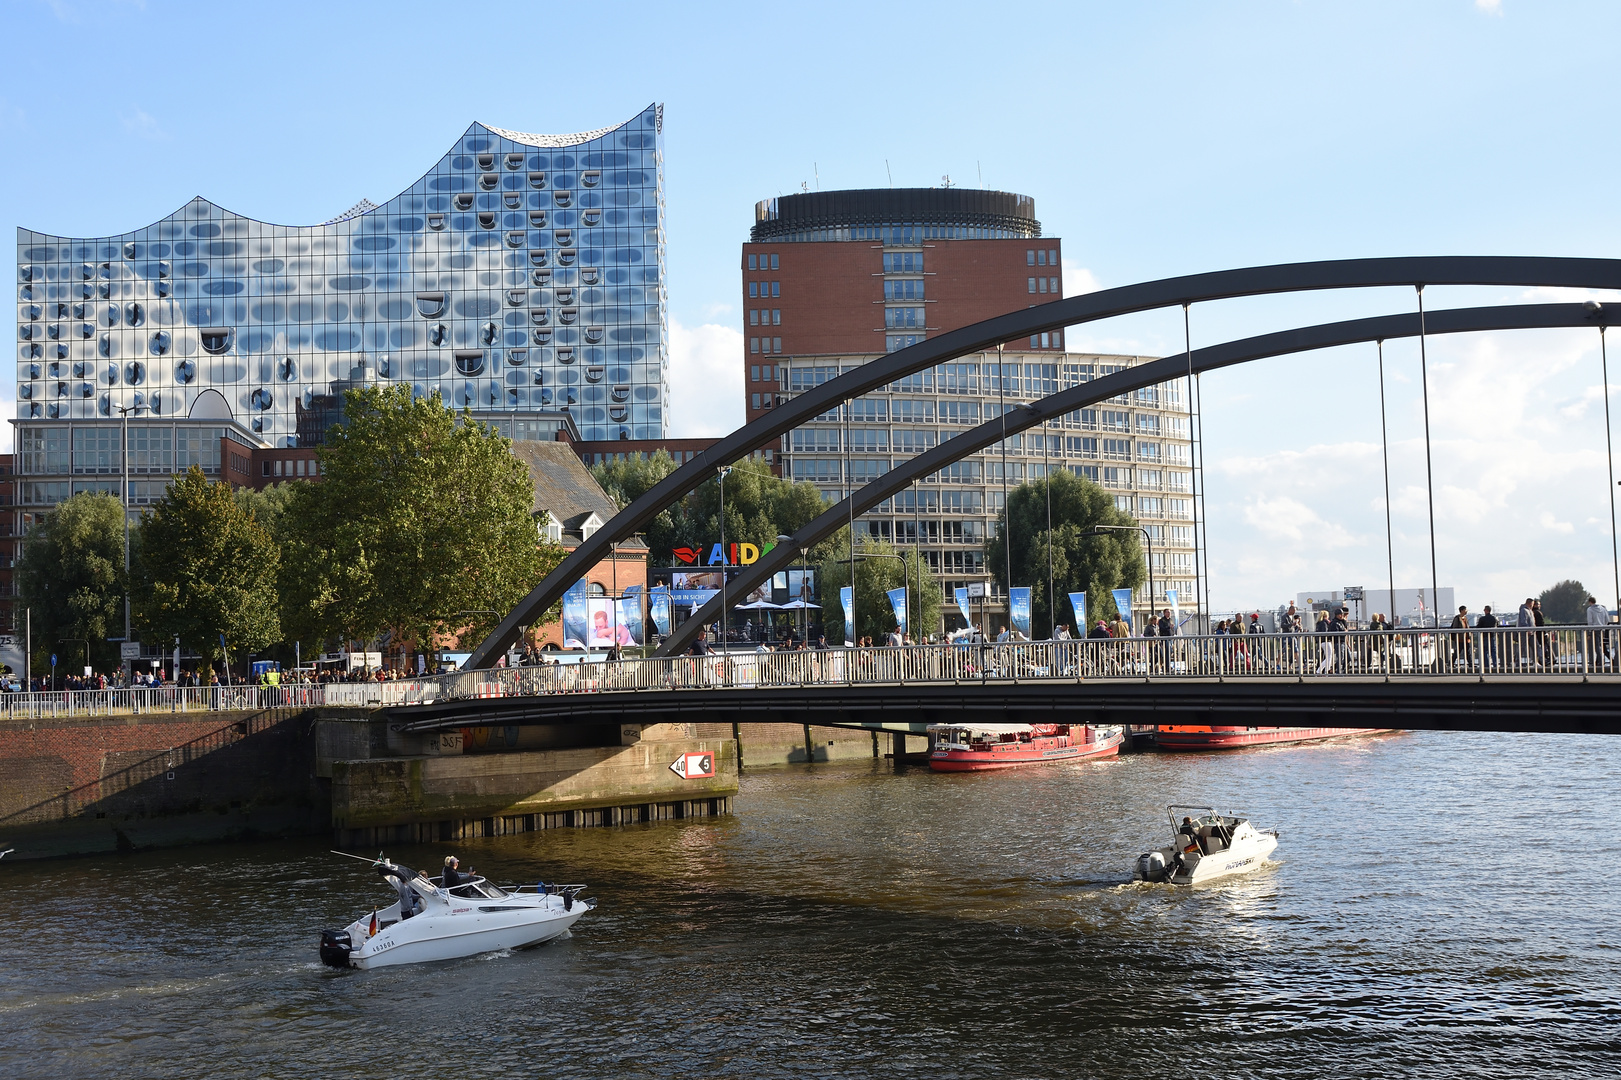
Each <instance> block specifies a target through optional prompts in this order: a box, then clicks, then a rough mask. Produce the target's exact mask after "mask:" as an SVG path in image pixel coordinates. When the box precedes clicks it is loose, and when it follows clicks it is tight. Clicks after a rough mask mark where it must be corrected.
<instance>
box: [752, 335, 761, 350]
mask: <svg viewBox="0 0 1621 1080" xmlns="http://www.w3.org/2000/svg"><path fill="white" fill-rule="evenodd" d="M759 351H760V339H759V338H757V337H751V338H749V352H751V353H757V352H759Z"/></svg>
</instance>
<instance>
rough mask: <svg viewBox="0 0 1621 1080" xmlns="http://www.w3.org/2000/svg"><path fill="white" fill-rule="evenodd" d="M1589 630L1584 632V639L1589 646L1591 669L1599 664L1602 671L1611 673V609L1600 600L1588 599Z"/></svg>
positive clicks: (1591, 597) (1588, 660)
mask: <svg viewBox="0 0 1621 1080" xmlns="http://www.w3.org/2000/svg"><path fill="white" fill-rule="evenodd" d="M1586 614H1587V629H1586V630H1585V631H1583V633H1582V638H1583V641H1584V642H1585V643H1586V646H1587V653H1588V659H1587V663H1588V665H1589V668H1591V666H1592V665H1594V664H1598V665H1599V666H1600V667H1601V669H1602V670H1604V671H1610V670H1612V669H1613V668H1614V666H1615V665H1614V663H1613V662H1612V661H1613V659H1614V658H1613V657H1612V656H1611V655H1610V631H1609V630H1608V629H1607V628H1608V627H1609V625H1610V609H1609V608H1607V607H1605V606H1604V605H1603V604H1601V603H1599V602H1598V598H1597V597H1594V596H1589V597H1588V598H1587V613H1586Z"/></svg>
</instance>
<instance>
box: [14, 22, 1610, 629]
mask: <svg viewBox="0 0 1621 1080" xmlns="http://www.w3.org/2000/svg"><path fill="white" fill-rule="evenodd" d="M1613 24H1614V8H1613V6H1611V5H1608V4H1603V3H1575V2H1572V3H1560V2H1557V0H1539V2H1538V3H1535V4H1533V3H1530V2H1528V0H1423V2H1414V0H1404V2H1390V3H1385V2H1379V0H1364V2H1362V3H1357V4H1344V3H1339V4H1330V3H1292V2H1282V0H1274V2H1267V0H1257V2H1252V3H1226V4H1213V3H1208V2H1192V0H1188V2H1182V0H1161V2H1158V3H1154V4H1119V3H1073V2H1072V3H1065V4H1043V3H1026V4H1021V5H1006V6H1001V5H997V6H991V5H985V4H968V3H946V2H934V3H928V4H905V3H890V4H882V5H874V4H859V5H858V4H853V3H839V2H832V3H819V4H816V5H810V6H806V5H797V6H788V5H762V4H709V5H704V4H690V5H672V4H641V3H632V2H621V3H618V4H615V5H612V6H611V8H608V7H603V6H602V5H551V4H548V5H540V4H535V5H528V4H513V3H510V2H509V3H502V4H485V3H475V2H469V0H464V2H461V3H457V4H454V5H449V4H442V3H441V4H419V3H404V2H396V3H388V4H371V5H362V4H346V3H342V2H331V0H329V2H326V3H322V4H311V3H300V2H291V0H284V2H281V3H278V4H274V5H230V4H217V3H215V4H202V3H169V2H162V0H144V2H141V0H54V2H47V0H10V2H8V3H7V4H5V5H4V6H3V8H0V35H3V37H4V39H5V40H6V41H7V42H8V43H9V48H8V56H9V57H10V58H11V62H9V63H8V65H6V67H5V68H4V70H0V147H3V148H4V150H3V153H4V158H3V159H0V160H3V162H4V165H5V167H4V168H0V215H3V216H4V218H5V224H6V225H7V226H8V227H15V226H19V225H21V226H27V227H30V228H37V229H40V230H42V231H46V232H53V233H59V234H67V235H76V236H97V235H105V234H110V233H117V232H122V231H125V230H128V229H131V228H136V227H139V226H141V225H144V224H147V223H149V222H151V221H153V220H155V219H157V218H160V217H162V216H164V215H166V214H168V213H170V212H172V211H173V210H175V209H176V208H178V207H179V206H181V205H182V204H183V203H185V202H186V201H187V200H188V199H190V198H191V197H192V196H194V195H203V196H205V197H207V198H209V199H211V200H212V201H214V202H216V203H218V204H220V205H222V206H225V207H227V208H229V209H232V210H234V211H237V212H240V213H243V214H247V215H249V216H252V217H256V218H259V219H261V220H268V221H274V222H283V223H291V224H300V223H312V222H318V221H322V220H326V219H328V218H331V217H333V216H335V215H336V214H338V213H339V212H341V211H342V210H344V209H345V208H346V207H348V206H350V205H352V204H353V203H355V202H357V201H358V200H359V199H360V198H361V197H363V196H364V197H367V198H370V199H372V200H373V201H374V202H382V201H383V200H384V199H386V198H388V197H390V196H392V195H393V194H395V193H397V192H398V191H400V190H401V189H403V188H405V187H407V186H408V185H409V184H411V183H412V182H413V181H414V180H415V179H416V178H417V177H418V176H419V175H420V174H421V173H422V172H424V171H425V170H426V169H427V168H428V167H429V166H430V165H431V164H432V163H433V162H434V161H436V160H437V159H438V158H439V157H440V155H442V154H443V153H444V151H445V149H446V148H447V147H449V146H450V145H451V143H452V142H453V141H454V140H455V139H456V138H457V137H458V136H459V135H460V134H461V133H462V132H463V131H464V130H465V129H466V128H467V126H468V124H469V123H470V122H472V121H474V120H479V121H483V122H485V123H488V124H492V125H495V126H499V127H507V128H514V129H517V130H523V131H536V132H559V133H560V132H574V131H584V130H589V129H593V128H599V127H607V126H610V125H613V124H617V123H619V122H621V121H623V120H625V119H626V118H628V117H630V116H632V115H634V114H635V113H636V112H637V111H638V110H639V109H641V108H642V107H644V106H645V105H647V104H648V103H649V102H653V101H657V102H662V103H663V104H664V108H665V114H664V115H665V126H664V141H665V182H666V201H667V208H668V219H667V220H668V237H669V249H668V267H667V271H668V283H669V297H670V315H671V322H670V335H671V342H670V344H671V350H672V368H671V382H672V408H671V425H672V428H671V435H672V436H676V437H682V436H685V437H699V436H711V435H720V434H724V433H725V432H727V431H730V430H732V429H733V428H735V427H736V426H738V425H739V424H740V423H741V422H742V420H743V409H742V403H743V386H742V371H743V367H742V363H741V355H742V336H741V330H740V327H739V323H740V312H739V311H738V308H737V295H738V291H739V290H738V287H737V283H738V277H739V274H738V264H739V250H738V245H739V244H740V243H742V242H743V241H744V240H745V239H746V238H747V233H748V228H749V226H750V224H751V223H752V221H753V210H754V203H755V202H756V201H757V200H759V199H763V198H769V197H772V196H775V195H779V194H787V193H789V192H793V191H797V190H800V189H801V187H802V185H808V186H809V187H811V188H812V189H815V188H818V187H820V188H822V189H836V188H845V187H884V186H889V185H891V184H893V185H894V186H898V187H900V186H935V185H938V184H940V183H942V181H943V178H945V177H948V176H949V177H950V180H951V182H952V183H954V184H959V185H967V186H985V187H989V188H998V189H1002V190H1010V191H1017V192H1020V193H1023V194H1026V195H1030V196H1032V197H1034V199H1035V203H1036V213H1037V216H1038V217H1039V218H1040V220H1041V223H1042V228H1043V232H1044V235H1047V236H1055V237H1061V238H1062V239H1063V241H1064V251H1065V254H1066V265H1065V268H1064V271H1065V281H1066V287H1067V290H1068V291H1069V292H1070V293H1075V292H1080V291H1087V290H1090V289H1094V288H1109V287H1114V286H1120V285H1127V284H1132V283H1135V282H1140V281H1147V280H1152V279H1156V278H1162V277H1170V276H1175V275H1179V274H1187V273H1197V272H1202V271H1210V270H1221V269H1229V268H1233V267H1242V266H1252V265H1261V264H1267V263H1276V262H1288V261H1295V260H1312V259H1335V258H1356V257H1367V256H1388V255H1465V254H1492V255H1563V256H1593V257H1605V256H1613V255H1616V254H1617V253H1618V252H1621V245H1618V240H1621V206H1618V204H1617V200H1616V199H1615V198H1614V197H1613V195H1614V190H1615V187H1614V180H1613V178H1614V176H1615V174H1616V171H1617V168H1616V167H1617V164H1618V161H1617V155H1618V151H1617V144H1616V140H1615V139H1614V138H1613V137H1612V135H1611V132H1610V130H1609V127H1610V125H1609V124H1608V123H1607V122H1606V121H1605V120H1604V117H1605V116H1606V115H1608V108H1609V106H1610V105H1611V103H1612V101H1613V87H1614V74H1613V73H1614V72H1615V71H1616V70H1617V64H1616V60H1617V56H1616V52H1617V48H1616V45H1615V44H1614V40H1615V35H1613V34H1610V33H1608V32H1606V31H1607V30H1608V28H1609V27H1611V26H1613ZM5 235H7V236H8V237H9V236H11V235H13V234H12V232H10V231H8V232H7V233H6V234H5ZM1581 295H1584V294H1575V293H1571V292H1568V291H1566V292H1561V293H1557V294H1555V293H1552V292H1549V291H1547V290H1543V291H1536V292H1533V291H1530V290H1508V289H1430V290H1428V291H1427V292H1426V294H1425V302H1426V305H1427V306H1429V307H1430V308H1432V309H1433V308H1440V307H1450V306H1468V305H1473V304H1488V303H1511V302H1525V301H1527V300H1548V299H1566V298H1577V297H1579V296H1581ZM1595 298H1597V299H1601V300H1606V301H1608V300H1616V301H1618V302H1621V296H1604V295H1596V297H1595ZM1414 305H1415V297H1414V295H1413V293H1412V291H1411V290H1399V289H1387V290H1366V291H1360V292H1337V293H1333V294H1318V295H1307V296H1296V297H1276V298H1253V299H1247V300H1242V301H1227V302H1220V303H1212V304H1207V305H1200V306H1197V307H1195V308H1194V309H1193V312H1192V315H1191V322H1192V335H1193V343H1194V346H1195V348H1197V347H1199V346H1200V345H1201V344H1213V343H1216V342H1220V341H1226V340H1230V339H1233V338H1237V337H1243V336H1247V335H1250V334H1256V333H1265V332H1270V331H1275V330H1281V329H1287V328H1289V327H1293V326H1299V325H1309V324H1313V323H1318V322H1325V321H1333V320H1338V319H1345V318H1355V317H1359V316H1364V315H1374V314H1386V313H1391V312H1400V311H1410V310H1413V308H1414ZM1181 335H1182V326H1181V313H1180V312H1179V311H1167V312H1158V313H1150V314H1145V315H1141V316H1134V317H1132V318H1129V319H1118V320H1112V321H1109V322H1099V323H1093V324H1089V325H1086V326H1083V327H1076V328H1073V329H1072V330H1071V331H1070V332H1069V334H1068V335H1067V338H1066V340H1067V343H1068V344H1069V346H1070V347H1071V348H1073V349H1096V350H1103V351H1118V352H1131V353H1138V354H1142V355H1163V354H1166V353H1172V352H1177V351H1180V349H1181V341H1182V336H1181ZM1385 363H1386V373H1387V379H1386V394H1387V401H1388V425H1389V450H1390V454H1389V458H1390V472H1391V475H1390V483H1391V498H1390V507H1391V515H1390V519H1391V528H1392V532H1393V536H1394V542H1393V545H1392V548H1391V550H1390V552H1389V556H1388V557H1389V559H1391V560H1393V561H1394V564H1395V578H1396V584H1397V586H1398V587H1408V586H1416V585H1420V584H1424V583H1427V582H1428V581H1429V578H1430V554H1431V548H1430V517H1429V513H1428V506H1429V502H1430V500H1429V498H1428V497H1427V495H1428V492H1429V491H1430V490H1431V488H1432V489H1433V495H1434V499H1433V501H1434V508H1435V512H1434V536H1435V562H1436V565H1437V573H1438V576H1439V578H1440V582H1441V585H1442V586H1443V587H1445V586H1448V585H1450V586H1453V587H1454V588H1456V589H1457V593H1458V599H1459V601H1460V602H1467V603H1468V604H1469V605H1470V607H1471V609H1472V610H1478V609H1479V608H1480V606H1481V605H1482V604H1485V603H1492V604H1495V605H1497V606H1504V605H1511V604H1517V603H1518V602H1519V600H1521V599H1523V598H1524V597H1525V596H1527V595H1534V594H1535V593H1538V592H1540V591H1541V590H1542V589H1544V588H1546V587H1547V586H1549V585H1551V584H1553V583H1554V582H1556V581H1559V580H1562V579H1565V578H1576V579H1578V580H1581V581H1583V582H1584V583H1585V584H1587V585H1588V586H1589V588H1590V589H1592V590H1593V591H1595V592H1597V593H1598V594H1599V595H1600V596H1601V597H1604V598H1606V599H1607V600H1608V601H1609V602H1610V603H1612V604H1614V603H1615V602H1616V597H1615V595H1614V594H1615V592H1616V591H1617V589H1616V585H1615V583H1614V576H1615V574H1614V564H1613V560H1612V546H1611V524H1610V522H1611V516H1610V497H1609V494H1610V493H1609V484H1610V482H1609V479H1608V475H1607V462H1608V459H1607V456H1606V448H1605V427H1604V405H1605V395H1604V381H1603V378H1602V377H1601V375H1600V356H1599V340H1598V334H1597V332H1596V331H1559V332H1551V331H1520V332H1515V333H1510V334H1500V335H1458V336H1455V337H1450V338H1435V339H1432V340H1431V341H1430V342H1429V349H1428V371H1429V405H1430V409H1429V415H1430V429H1431V436H1432V438H1431V455H1430V456H1431V461H1432V463H1433V465H1432V468H1433V480H1432V483H1431V487H1430V488H1427V487H1426V483H1425V480H1426V477H1425V467H1424V461H1425V455H1424V442H1423V432H1424V421H1423V411H1422V403H1423V401H1422V389H1423V387H1422V385H1421V382H1420V372H1419V355H1418V346H1417V343H1416V342H1410V341H1404V342H1392V343H1390V344H1389V345H1387V347H1386V349H1385ZM1376 365H1377V359H1376V356H1375V352H1374V349H1373V347H1372V346H1360V347H1354V348H1346V349H1338V350H1330V351H1324V352H1320V353H1313V354H1305V355H1301V356H1296V357H1286V358H1278V359H1273V360H1266V361H1259V362H1256V363H1252V364H1248V365H1245V366H1243V367H1240V368H1236V369H1229V370H1226V371H1222V372H1218V373H1214V374H1212V375H1210V376H1208V377H1206V378H1205V379H1204V380H1203V385H1202V399H1203V409H1204V417H1205V454H1206V460H1207V466H1206V481H1207V483H1208V490H1207V495H1206V499H1207V503H1208V507H1207V509H1208V515H1209V523H1208V528H1209V545H1208V557H1209V563H1210V566H1211V599H1212V604H1213V607H1214V608H1215V609H1216V610H1218V611H1221V610H1232V609H1235V608H1245V609H1248V608H1254V607H1263V606H1266V607H1270V606H1275V605H1276V604H1277V603H1279V602H1280V601H1283V600H1287V599H1289V598H1292V597H1293V596H1294V595H1295V594H1296V593H1297V592H1313V591H1318V592H1320V591H1323V590H1327V589H1337V588H1341V587H1343V586H1346V585H1365V586H1368V587H1370V588H1378V587H1381V586H1382V585H1383V583H1384V582H1385V580H1386V578H1387V576H1388V571H1387V548H1386V543H1385V520H1386V519H1385V505H1386V504H1385V496H1384V479H1383V470H1382V462H1383V455H1382V454H1381V452H1380V451H1381V437H1380V413H1379V381H1378V376H1377V366H1376ZM14 378H15V373H14V371H13V370H10V369H9V366H8V370H6V371H5V372H4V373H3V374H0V380H3V382H0V408H4V409H7V410H9V412H10V413H11V414H14V413H15V408H14V394H15V387H14V385H13V383H14ZM1613 404H1614V405H1616V406H1621V401H1617V402H1614V403H1613ZM1617 419H1621V417H1618V418H1617ZM9 442H10V432H9V430H8V431H5V432H4V433H0V446H5V447H9Z"/></svg>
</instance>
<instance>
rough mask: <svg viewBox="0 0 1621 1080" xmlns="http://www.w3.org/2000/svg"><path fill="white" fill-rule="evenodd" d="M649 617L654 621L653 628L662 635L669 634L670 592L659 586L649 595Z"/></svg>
mask: <svg viewBox="0 0 1621 1080" xmlns="http://www.w3.org/2000/svg"><path fill="white" fill-rule="evenodd" d="M647 607H648V612H647V613H648V616H649V617H650V618H652V620H653V626H654V627H655V628H657V630H658V632H659V633H661V634H669V633H670V632H671V630H670V614H671V612H670V590H669V589H668V588H667V587H665V586H662V585H661V586H659V587H658V588H656V589H654V590H653V591H652V592H650V593H649V594H648V597H647Z"/></svg>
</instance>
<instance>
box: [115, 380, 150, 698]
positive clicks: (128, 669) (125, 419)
mask: <svg viewBox="0 0 1621 1080" xmlns="http://www.w3.org/2000/svg"><path fill="white" fill-rule="evenodd" d="M115 407H116V408H117V409H118V415H119V417H120V419H121V421H122V427H123V434H122V442H123V445H122V447H121V448H120V452H119V457H120V458H121V459H122V460H123V465H124V483H123V485H122V487H121V488H120V494H121V495H122V496H123V497H122V498H121V499H119V502H121V503H123V505H124V641H125V643H128V641H129V414H130V413H132V412H139V411H141V410H142V409H144V408H146V405H145V404H144V403H142V402H137V403H135V404H134V405H118V406H115ZM120 651H121V652H122V651H123V650H120ZM120 666H122V667H123V668H124V681H125V683H126V684H127V683H128V682H129V681H130V678H131V677H132V676H133V675H134V673H135V666H134V663H133V661H132V660H130V661H125V662H124V663H122V664H121V665H120Z"/></svg>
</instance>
